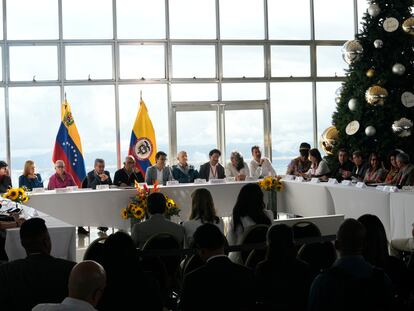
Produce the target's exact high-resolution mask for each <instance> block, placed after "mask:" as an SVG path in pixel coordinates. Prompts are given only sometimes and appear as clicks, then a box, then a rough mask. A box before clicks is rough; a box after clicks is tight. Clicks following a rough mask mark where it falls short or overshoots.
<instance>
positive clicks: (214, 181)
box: [209, 178, 226, 184]
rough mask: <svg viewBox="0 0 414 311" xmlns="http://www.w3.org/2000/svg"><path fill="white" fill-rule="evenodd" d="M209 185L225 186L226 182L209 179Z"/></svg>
mask: <svg viewBox="0 0 414 311" xmlns="http://www.w3.org/2000/svg"><path fill="white" fill-rule="evenodd" d="M209 183H210V184H225V183H226V180H225V179H223V178H222V179H210V180H209Z"/></svg>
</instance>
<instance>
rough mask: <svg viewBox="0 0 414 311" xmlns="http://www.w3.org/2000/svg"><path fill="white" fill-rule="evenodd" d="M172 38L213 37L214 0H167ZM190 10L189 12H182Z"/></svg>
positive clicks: (214, 33) (214, 34)
mask: <svg viewBox="0 0 414 311" xmlns="http://www.w3.org/2000/svg"><path fill="white" fill-rule="evenodd" d="M169 10H170V11H169V12H170V15H169V17H170V37H171V38H172V39H215V38H216V6H215V1H214V0H197V1H194V0H174V1H169ZM183 12H191V14H183Z"/></svg>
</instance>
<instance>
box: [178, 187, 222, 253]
mask: <svg viewBox="0 0 414 311" xmlns="http://www.w3.org/2000/svg"><path fill="white" fill-rule="evenodd" d="M191 199H192V204H191V214H190V220H188V221H185V222H184V223H183V227H184V231H185V245H186V246H187V247H188V246H190V247H191V245H192V240H193V235H194V232H195V231H196V229H197V228H198V227H199V226H201V225H202V224H205V223H211V224H214V225H216V226H217V227H218V228H219V229H220V231H221V232H222V233H223V232H224V224H223V220H222V219H221V218H220V217H217V216H216V210H215V208H214V202H213V197H212V196H211V193H210V191H208V190H207V189H205V188H200V189H196V190H194V192H193V193H192V194H191Z"/></svg>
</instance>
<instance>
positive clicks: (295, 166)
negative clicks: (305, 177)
mask: <svg viewBox="0 0 414 311" xmlns="http://www.w3.org/2000/svg"><path fill="white" fill-rule="evenodd" d="M310 148H311V146H310V145H309V144H308V143H301V144H300V146H299V154H300V155H299V156H298V157H297V158H295V159H293V160H292V161H290V163H289V165H288V168H287V171H286V175H296V176H299V175H301V174H302V173H306V172H307V171H309V169H310V167H311V164H312V163H311V161H309V150H310Z"/></svg>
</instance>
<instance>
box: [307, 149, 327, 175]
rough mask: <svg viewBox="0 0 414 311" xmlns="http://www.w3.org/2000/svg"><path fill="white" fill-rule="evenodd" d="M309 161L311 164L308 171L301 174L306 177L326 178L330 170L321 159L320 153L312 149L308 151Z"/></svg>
mask: <svg viewBox="0 0 414 311" xmlns="http://www.w3.org/2000/svg"><path fill="white" fill-rule="evenodd" d="M309 159H310V161H311V162H312V165H311V167H310V169H309V170H308V171H307V172H306V173H305V174H303V175H304V176H306V177H322V178H326V176H327V175H328V174H329V172H330V169H329V166H328V164H327V163H326V161H325V160H323V159H322V156H321V153H320V152H319V150H318V149H316V148H314V149H311V150H309Z"/></svg>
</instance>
